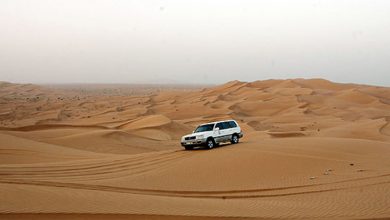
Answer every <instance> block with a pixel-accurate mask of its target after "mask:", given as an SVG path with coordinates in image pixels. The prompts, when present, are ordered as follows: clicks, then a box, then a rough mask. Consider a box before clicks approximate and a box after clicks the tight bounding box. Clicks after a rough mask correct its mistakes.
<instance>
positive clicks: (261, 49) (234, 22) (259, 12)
mask: <svg viewBox="0 0 390 220" xmlns="http://www.w3.org/2000/svg"><path fill="white" fill-rule="evenodd" d="M300 77H303V78H317V77H321V78H326V79H329V80H333V81H338V82H356V83H364V84H375V85H385V86H390V1H387V0H383V1H379V0H377V1H376V0H366V1H361V0H350V1H345V0H334V1H332V0H324V1H314V0H313V1H309V0H295V1H292V0H286V1H281V0H280V1H278V0H273V1H271V0H269V1H261V0H237V1H229V0H204V1H202V0H194V1H191V0H176V1H175V0H171V1H153V0H139V1H130V0H123V1H113V0H107V1H102V0H90V1H86V0H62V1H60V0H47V1H40V0H26V1H20V0H1V1H0V81H11V82H31V83H53V82H54V83H72V82H81V83H223V82H226V81H230V80H235V79H237V80H242V81H253V80H260V79H269V78H300Z"/></svg>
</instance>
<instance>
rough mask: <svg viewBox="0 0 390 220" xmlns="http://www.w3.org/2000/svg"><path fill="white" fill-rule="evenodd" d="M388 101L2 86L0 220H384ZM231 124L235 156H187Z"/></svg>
mask: <svg viewBox="0 0 390 220" xmlns="http://www.w3.org/2000/svg"><path fill="white" fill-rule="evenodd" d="M389 113H390V88H385V87H374V86H366V85H355V84H339V83H333V82H330V81H327V80H323V79H308V80H305V79H291V80H266V81H255V82H250V83H246V82H239V81H232V82H229V83H226V84H223V85H220V86H215V87H208V88H190V89H188V88H185V87H162V88H160V87H158V88H156V87H153V88H152V87H150V88H148V87H147V86H145V87H130V86H128V87H127V86H125V85H117V86H112V85H109V86H105V85H96V86H95V87H94V86H92V85H89V86H88V87H85V88H83V87H82V85H72V86H57V87H56V86H50V87H47V86H37V85H31V84H28V85H22V84H10V83H1V84H0V128H1V130H0V192H1V197H0V218H1V219H52V218H58V219H236V218H237V219H246V218H249V219H269V218H274V219H301V218H303V219H329V218H335V219H373V218H377V219H386V218H390V160H389V158H390V125H389V123H390V114H389ZM227 118H233V119H235V120H237V121H238V122H239V123H240V125H241V127H242V128H243V130H244V133H245V136H244V138H243V139H242V140H241V143H240V144H238V145H223V146H220V147H218V148H216V149H214V150H211V151H208V150H201V149H200V150H193V151H184V150H183V149H182V148H181V147H180V144H179V139H180V137H181V136H182V135H184V134H186V133H189V132H191V131H192V130H193V129H194V127H195V126H196V125H197V124H199V123H203V122H208V121H213V120H221V119H227Z"/></svg>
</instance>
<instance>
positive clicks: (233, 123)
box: [229, 121, 237, 128]
mask: <svg viewBox="0 0 390 220" xmlns="http://www.w3.org/2000/svg"><path fill="white" fill-rule="evenodd" d="M229 125H230V127H231V128H235V127H237V124H236V122H234V121H229Z"/></svg>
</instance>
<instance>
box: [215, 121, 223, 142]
mask: <svg viewBox="0 0 390 220" xmlns="http://www.w3.org/2000/svg"><path fill="white" fill-rule="evenodd" d="M215 128H216V129H215V132H214V134H215V136H214V140H215V141H216V142H224V141H225V140H224V138H225V132H226V129H224V126H223V123H222V122H219V123H217V124H216V125H215Z"/></svg>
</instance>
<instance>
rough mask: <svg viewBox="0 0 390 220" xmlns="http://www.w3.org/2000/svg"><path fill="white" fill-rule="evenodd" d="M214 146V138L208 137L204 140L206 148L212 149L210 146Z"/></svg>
mask: <svg viewBox="0 0 390 220" xmlns="http://www.w3.org/2000/svg"><path fill="white" fill-rule="evenodd" d="M214 146H215V142H214V140H213V139H212V138H210V139H208V140H207V142H206V147H207V148H208V149H212V148H214Z"/></svg>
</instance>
